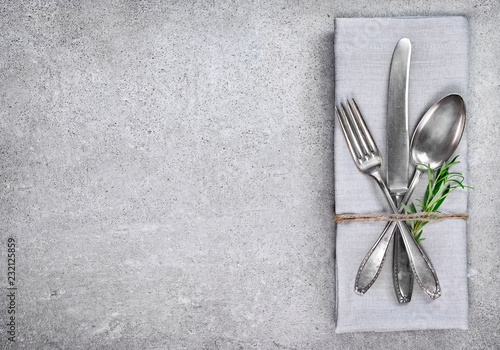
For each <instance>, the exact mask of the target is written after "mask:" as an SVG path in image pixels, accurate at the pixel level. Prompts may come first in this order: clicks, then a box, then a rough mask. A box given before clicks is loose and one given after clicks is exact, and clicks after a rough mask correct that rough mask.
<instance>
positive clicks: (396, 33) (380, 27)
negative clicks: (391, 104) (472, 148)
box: [334, 17, 469, 333]
mask: <svg viewBox="0 0 500 350" xmlns="http://www.w3.org/2000/svg"><path fill="white" fill-rule="evenodd" d="M403 37H407V38H409V39H410V40H411V42H412V59H411V67H410V85H409V118H410V122H409V126H410V136H411V134H412V133H413V130H414V129H415V126H416V125H417V123H418V121H419V119H420V118H421V116H422V115H423V114H424V113H425V112H426V111H427V109H428V108H429V107H430V106H431V105H432V104H434V102H436V101H437V100H439V99H440V98H441V97H443V96H444V95H446V94H449V93H458V94H460V95H461V96H462V97H463V98H464V100H465V103H466V106H467V84H468V73H469V72H468V49H469V34H468V22H467V19H466V18H464V17H409V18H339V19H337V20H336V27H335V102H336V104H338V103H340V102H341V101H345V99H347V98H351V97H353V98H354V99H355V100H356V102H357V104H358V106H359V108H360V110H361V113H362V114H363V116H364V117H365V120H366V123H367V125H368V128H369V129H370V131H371V133H372V135H373V137H374V139H375V141H376V142H377V144H378V146H379V148H380V150H381V152H382V155H383V156H384V155H385V154H386V150H387V141H386V135H385V128H386V110H387V89H388V78H389V68H390V62H391V57H392V53H393V50H394V46H395V45H396V43H397V41H398V40H399V39H401V38H403ZM336 123H337V124H336V127H335V141H334V142H335V144H334V148H335V153H334V157H335V159H334V160H335V211H336V213H337V214H344V213H356V214H369V213H389V212H390V209H389V206H388V204H387V203H386V201H385V199H384V197H383V195H382V193H381V191H380V190H379V188H378V186H377V184H376V182H375V181H374V180H373V179H372V178H370V177H369V176H367V175H364V174H363V173H361V172H360V171H359V170H358V169H357V168H356V166H355V164H354V162H353V160H352V158H351V156H350V154H349V152H348V149H347V147H346V142H345V139H344V137H343V135H342V132H341V128H340V126H339V125H338V121H336ZM466 128H467V125H466ZM456 154H458V155H460V157H459V160H460V161H461V164H459V165H458V166H456V167H455V168H454V169H455V170H457V171H460V172H462V173H463V174H464V175H465V176H466V182H467V175H466V171H467V165H466V162H467V140H466V135H464V137H463V138H462V141H461V144H460V146H459V149H458V150H457V152H456ZM411 175H413V173H412V174H411ZM426 182H427V180H426V176H423V177H422V180H421V182H420V185H419V186H418V187H417V189H416V191H415V193H414V195H413V198H414V199H415V198H422V197H423V193H424V191H425V186H426ZM467 191H468V190H457V191H455V192H453V193H452V194H450V197H449V198H448V200H447V201H445V203H444V204H443V206H442V207H441V209H442V211H443V212H446V213H466V212H467V193H468V192H467ZM384 226H385V223H383V222H356V223H342V224H338V225H337V231H336V266H337V328H336V332H337V333H343V332H363V331H377V332H385V331H402V330H417V329H449V328H458V329H466V328H467V323H468V322H467V318H468V297H467V256H466V254H467V249H466V223H465V221H463V220H446V221H440V222H436V223H430V224H428V225H427V226H426V227H425V229H424V234H423V236H424V237H425V238H426V240H425V241H423V242H422V243H421V245H422V247H423V249H424V250H425V252H426V253H427V255H428V256H429V258H430V259H431V261H432V263H433V264H434V267H435V269H436V272H437V274H438V277H439V281H440V283H441V288H442V296H441V297H440V298H438V299H436V300H434V301H432V300H430V299H429V298H428V297H427V296H426V295H425V294H424V293H423V292H422V291H421V289H420V288H419V286H418V284H417V283H415V286H414V290H413V298H412V301H411V302H410V303H409V304H406V305H400V304H398V302H397V300H396V296H395V294H394V288H393V285H392V275H391V266H392V246H391V247H390V251H389V253H388V257H387V258H386V261H385V265H384V267H383V270H382V272H381V274H380V276H379V278H378V280H377V281H376V282H375V284H374V285H373V286H372V287H371V289H370V290H369V291H368V292H367V293H366V294H365V295H363V296H360V295H357V294H356V293H355V292H354V279H355V276H356V272H357V269H358V267H359V264H360V262H361V261H362V259H363V258H364V256H365V254H366V253H367V251H368V250H369V249H370V247H371V246H372V245H373V243H374V242H375V240H376V238H377V237H378V236H379V234H380V232H381V231H382V229H383V228H384Z"/></svg>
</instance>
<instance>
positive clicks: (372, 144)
mask: <svg viewBox="0 0 500 350" xmlns="http://www.w3.org/2000/svg"><path fill="white" fill-rule="evenodd" d="M352 104H353V106H354V115H355V118H356V120H357V123H358V125H359V126H360V128H361V131H362V134H363V135H364V138H365V139H366V141H367V142H368V145H369V146H370V148H371V150H372V151H373V152H375V153H378V149H377V145H376V144H375V141H373V138H372V135H371V134H370V131H369V130H368V128H367V127H366V124H365V121H364V119H363V116H362V115H361V112H360V111H359V108H358V105H357V104H356V101H354V99H352ZM364 145H365V146H366V143H364ZM368 151H370V150H369V149H368Z"/></svg>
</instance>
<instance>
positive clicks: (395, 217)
mask: <svg viewBox="0 0 500 350" xmlns="http://www.w3.org/2000/svg"><path fill="white" fill-rule="evenodd" d="M468 218H469V214H445V213H431V212H424V213H415V214H342V215H335V216H334V217H333V220H334V221H335V222H337V223H343V222H353V221H441V220H448V219H462V220H467V219H468Z"/></svg>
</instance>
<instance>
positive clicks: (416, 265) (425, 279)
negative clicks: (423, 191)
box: [374, 175, 441, 299]
mask: <svg viewBox="0 0 500 350" xmlns="http://www.w3.org/2000/svg"><path fill="white" fill-rule="evenodd" d="M374 178H375V179H376V180H377V183H378V184H379V186H380V188H381V189H382V192H383V193H384V195H385V198H386V199H387V202H388V203H389V205H390V207H391V209H392V211H393V213H394V214H398V213H399V212H398V209H397V208H396V205H395V204H394V202H393V200H392V197H391V194H390V193H389V189H388V188H387V185H386V184H385V182H384V180H383V179H382V178H381V177H380V176H379V175H378V176H374ZM405 197H406V196H405ZM396 223H397V225H398V227H399V231H400V232H401V236H402V238H403V243H404V245H405V247H406V251H407V253H408V259H409V260H410V266H411V268H412V270H413V273H414V275H415V278H416V279H417V283H418V285H419V286H420V288H422V290H423V291H424V293H425V294H427V295H428V296H429V297H430V298H431V299H436V298H438V297H439V296H441V287H440V285H439V280H438V278H437V275H436V271H435V270H434V267H433V266H432V263H431V262H430V260H429V258H428V257H427V255H426V254H425V253H424V251H423V250H422V248H421V247H420V245H419V244H418V243H417V241H415V238H414V237H413V235H412V234H411V233H410V230H409V229H408V227H407V226H406V224H404V223H403V222H401V221H396Z"/></svg>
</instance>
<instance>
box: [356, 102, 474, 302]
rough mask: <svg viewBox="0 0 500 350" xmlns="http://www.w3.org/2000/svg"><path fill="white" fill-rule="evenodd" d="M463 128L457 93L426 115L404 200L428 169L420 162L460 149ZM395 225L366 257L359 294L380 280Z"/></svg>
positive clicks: (435, 161)
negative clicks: (458, 147) (411, 176)
mask: <svg viewBox="0 0 500 350" xmlns="http://www.w3.org/2000/svg"><path fill="white" fill-rule="evenodd" d="M464 127H465V103H464V101H463V99H462V97H460V96H459V95H456V94H450V95H447V96H445V97H443V98H442V99H441V100H439V101H438V102H436V103H435V104H434V105H433V106H432V107H431V108H429V110H428V111H427V112H426V113H425V114H424V116H423V117H422V119H421V120H420V122H419V123H418V125H417V127H416V129H415V132H414V133H413V136H412V139H411V146H410V153H411V157H412V161H413V162H414V163H415V165H416V170H415V174H414V176H413V179H412V181H411V183H410V186H408V191H407V192H406V195H405V196H404V198H403V199H402V201H401V202H402V203H405V204H407V203H408V201H409V199H410V196H411V195H412V193H413V190H414V189H415V186H416V185H417V183H418V181H419V179H420V176H421V175H422V173H423V172H425V171H426V170H427V168H426V167H424V166H422V165H420V164H419V163H421V164H429V166H430V167H431V169H433V170H435V169H437V168H439V167H441V166H442V165H443V163H444V162H445V161H446V160H448V159H449V158H450V157H451V156H452V155H453V153H454V152H455V150H456V149H457V146H458V144H459V143H460V139H461V138H462V134H463V131H464ZM402 209H403V206H402V205H401V206H400V207H399V208H398V210H399V212H401V211H402ZM393 224H394V222H389V223H388V224H387V225H386V226H385V228H384V231H382V233H381V234H380V236H379V238H378V239H377V241H376V242H375V244H374V245H373V247H372V248H371V249H370V251H369V252H368V254H367V255H366V257H365V258H364V259H363V262H362V263H361V265H360V267H359V269H358V273H357V275H356V281H355V285H354V290H355V291H356V292H357V293H359V294H364V293H366V291H367V290H368V289H369V288H370V287H371V286H372V285H373V283H374V282H375V280H376V279H377V277H378V275H379V273H380V270H381V269H382V265H383V263H384V259H385V256H386V253H387V248H388V247H389V242H390V241H391V239H392V236H393V232H394V230H390V229H389V228H390V227H391V226H392V225H393Z"/></svg>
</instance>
